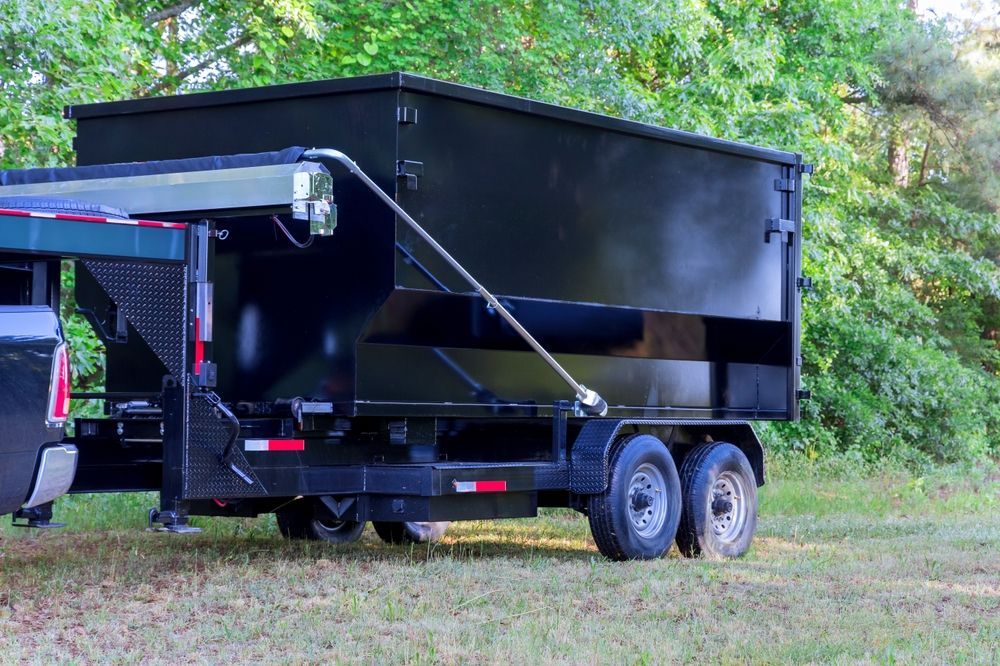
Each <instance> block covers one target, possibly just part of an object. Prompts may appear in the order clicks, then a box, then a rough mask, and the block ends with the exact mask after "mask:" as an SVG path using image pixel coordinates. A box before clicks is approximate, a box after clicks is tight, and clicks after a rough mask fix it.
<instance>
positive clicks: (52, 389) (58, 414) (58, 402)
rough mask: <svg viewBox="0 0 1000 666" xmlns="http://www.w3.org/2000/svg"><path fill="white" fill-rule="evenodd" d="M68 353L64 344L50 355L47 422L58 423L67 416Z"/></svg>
mask: <svg viewBox="0 0 1000 666" xmlns="http://www.w3.org/2000/svg"><path fill="white" fill-rule="evenodd" d="M69 377H70V372H69V353H68V352H67V351H66V344H65V343H62V344H60V345H59V346H58V347H56V351H55V354H53V356H52V381H51V382H49V418H48V420H49V423H50V424H53V425H58V424H62V423H65V422H66V419H67V418H69Z"/></svg>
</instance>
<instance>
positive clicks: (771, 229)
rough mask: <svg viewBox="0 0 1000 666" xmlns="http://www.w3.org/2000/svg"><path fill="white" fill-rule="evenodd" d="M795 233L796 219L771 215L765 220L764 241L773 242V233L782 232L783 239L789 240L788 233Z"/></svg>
mask: <svg viewBox="0 0 1000 666" xmlns="http://www.w3.org/2000/svg"><path fill="white" fill-rule="evenodd" d="M791 233H795V221H794V220H783V219H781V218H778V217H769V218H767V219H766V220H764V242H765V243H770V242H771V234H781V240H782V241H786V240H788V236H787V234H791Z"/></svg>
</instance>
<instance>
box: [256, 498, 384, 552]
mask: <svg viewBox="0 0 1000 666" xmlns="http://www.w3.org/2000/svg"><path fill="white" fill-rule="evenodd" d="M275 517H276V518H277V520H278V530H279V531H280V532H281V535H282V536H283V537H285V538H286V539H308V540H309V541H324V542H326V543H352V542H354V541H357V540H358V539H360V538H361V535H362V534H363V533H364V531H365V524H364V523H361V522H357V521H353V520H333V519H331V518H330V517H329V516H328V515H326V513H325V512H324V511H323V510H322V509H321V507H320V506H319V503H318V502H316V501H315V500H307V499H301V500H296V501H295V502H292V504H291V505H289V506H288V507H286V508H284V509H279V510H278V511H276V512H275Z"/></svg>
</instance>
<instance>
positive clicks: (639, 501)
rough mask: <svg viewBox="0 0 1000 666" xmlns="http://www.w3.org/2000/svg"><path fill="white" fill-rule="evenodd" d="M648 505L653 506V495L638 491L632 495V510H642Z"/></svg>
mask: <svg viewBox="0 0 1000 666" xmlns="http://www.w3.org/2000/svg"><path fill="white" fill-rule="evenodd" d="M648 506H653V496H652V495H650V494H649V493H644V492H639V493H636V494H635V495H633V496H632V510H633V511H642V510H643V509H645V508H646V507H648Z"/></svg>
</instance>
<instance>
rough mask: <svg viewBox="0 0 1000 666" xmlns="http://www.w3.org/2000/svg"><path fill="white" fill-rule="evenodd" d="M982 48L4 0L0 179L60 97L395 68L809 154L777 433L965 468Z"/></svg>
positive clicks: (764, 21) (51, 143) (330, 7)
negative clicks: (807, 283)
mask: <svg viewBox="0 0 1000 666" xmlns="http://www.w3.org/2000/svg"><path fill="white" fill-rule="evenodd" d="M995 5H996V3H995V0H994V6H995ZM986 13H987V14H988V13H989V12H986ZM997 43H1000V29H998V27H997V25H996V24H995V23H985V22H982V21H979V22H974V23H967V24H958V23H954V22H952V23H946V22H942V21H931V22H929V21H922V20H918V18H917V17H916V16H915V15H914V14H913V13H912V12H911V11H909V10H907V9H905V8H903V7H901V5H900V4H899V3H898V2H895V0H872V1H871V2H867V3H859V2H856V1H855V0H741V1H739V2H733V1H725V0H667V1H665V2H649V1H648V0H582V1H580V2H559V1H558V0H556V1H553V2H535V1H532V0H420V1H418V0H378V1H359V2H341V1H339V0H154V1H152V2H148V1H145V0H144V1H142V2H140V1H139V0H118V1H117V2H115V1H112V0H94V1H92V2H89V3H86V8H84V7H83V6H81V3H79V2H77V1H76V0H6V1H5V2H4V1H0V90H2V93H3V94H2V96H0V128H2V129H0V166H3V167H10V166H24V165H28V164H35V165H50V164H61V163H66V162H68V161H70V159H71V149H70V138H71V134H72V126H71V124H70V123H67V122H65V121H61V120H59V118H58V111H59V109H60V108H61V106H62V105H64V104H70V103H80V102H89V101H96V100H107V99H116V98H125V97H135V96H141V95H147V94H163V93H174V92H188V91H196V90H203V89H218V88H233V87H241V86H254V85H266V84H272V83H283V82H291V81H303V80H309V79H318V78H326V77H336V76H349V75H362V74H369V73H376V72H384V71H391V70H404V71H412V72H416V73H420V74H425V75H430V76H435V77H439V78H444V79H448V80H452V81H457V82H460V83H465V84H470V85H477V86H482V87H486V88H489V89H493V90H499V91H504V92H508V93H513V94H518V95H523V96H526V97H531V98H535V99H540V100H544V101H550V102H556V103H561V104H567V105H572V106H576V107H580V108H584V109H588V110H592V111H598V112H604V113H611V114H615V115H620V116H624V117H628V118H632V119H635V120H640V121H645V122H652V123H658V124H663V125H668V126H673V127H678V128H680V129H686V130H690V131H696V132H703V133H707V134H711V135H714V136H719V137H723V138H728V139H734V140H740V141H748V142H752V143H757V144H762V145H767V146H773V147H776V148H783V149H788V150H794V151H797V152H801V153H804V154H805V155H806V156H807V159H808V161H811V162H814V163H815V164H816V166H817V172H816V175H815V176H814V177H812V178H811V179H810V180H809V182H808V184H807V186H806V201H805V211H806V216H805V257H804V272H805V273H806V274H807V275H810V276H812V277H813V278H814V279H815V282H816V283H817V289H816V291H815V292H814V293H813V294H812V295H810V296H808V297H807V298H806V300H805V314H804V322H803V326H804V341H803V359H804V365H803V378H804V383H805V384H806V385H807V386H809V387H810V388H811V389H812V390H813V394H814V396H815V399H814V400H813V401H811V402H808V403H804V407H803V416H804V418H803V420H802V421H801V422H799V423H794V424H775V425H772V426H768V427H765V428H764V429H763V430H764V432H765V433H766V435H767V438H768V440H769V443H770V444H771V446H772V448H774V449H776V450H778V451H783V452H786V453H790V454H796V452H799V453H802V454H803V455H806V456H808V457H810V458H816V459H827V458H829V457H831V456H834V455H836V456H840V457H842V458H844V459H847V460H856V461H858V462H859V464H872V463H873V462H875V461H884V460H886V459H890V460H892V461H894V462H895V463H898V464H905V465H918V466H919V465H924V464H926V463H928V462H944V461H968V460H973V459H975V458H977V457H982V456H996V455H998V454H1000V407H998V405H1000V378H998V374H997V373H998V371H1000V347H998V341H1000V269H998V265H1000V218H998V215H997V206H998V204H1000V157H998V156H1000V110H998V100H1000V49H997V48H996V44H997ZM26 44H30V45H31V48H25V45H26ZM66 287H67V288H68V287H69V285H66ZM64 314H66V315H67V316H68V315H69V313H64ZM66 321H67V324H66V325H67V329H68V330H69V332H70V335H71V336H72V337H73V339H74V340H75V348H74V361H75V364H76V366H77V373H79V374H78V376H77V379H78V381H79V382H81V383H82V384H84V385H92V384H97V383H99V382H100V376H101V365H100V358H101V355H100V349H99V347H98V346H97V345H96V343H94V342H93V341H92V339H88V338H87V336H86V335H85V334H84V331H85V324H83V322H82V321H80V320H78V319H74V318H72V317H69V318H68V319H67V320H66Z"/></svg>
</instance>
